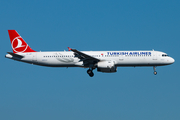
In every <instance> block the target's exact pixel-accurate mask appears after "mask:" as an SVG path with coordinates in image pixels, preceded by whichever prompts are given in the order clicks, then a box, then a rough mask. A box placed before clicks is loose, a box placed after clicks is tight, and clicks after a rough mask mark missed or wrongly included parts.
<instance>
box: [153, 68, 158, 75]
mask: <svg viewBox="0 0 180 120" xmlns="http://www.w3.org/2000/svg"><path fill="white" fill-rule="evenodd" d="M153 69H154V75H157V72H156V66H153Z"/></svg>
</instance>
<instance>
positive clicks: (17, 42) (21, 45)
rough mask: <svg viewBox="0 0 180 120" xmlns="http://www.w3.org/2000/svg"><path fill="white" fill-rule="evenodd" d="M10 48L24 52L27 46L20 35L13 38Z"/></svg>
mask: <svg viewBox="0 0 180 120" xmlns="http://www.w3.org/2000/svg"><path fill="white" fill-rule="evenodd" d="M12 48H13V50H14V51H15V52H24V51H25V50H26V49H27V48H28V45H27V44H26V43H25V42H24V40H23V39H22V37H20V36H19V37H16V38H14V39H13V41H12Z"/></svg>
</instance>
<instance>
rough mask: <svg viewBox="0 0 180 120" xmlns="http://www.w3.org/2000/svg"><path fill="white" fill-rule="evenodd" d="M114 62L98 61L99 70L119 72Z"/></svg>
mask: <svg viewBox="0 0 180 120" xmlns="http://www.w3.org/2000/svg"><path fill="white" fill-rule="evenodd" d="M114 63H115V62H114V61H100V62H98V63H97V71H99V72H106V73H112V72H117V67H116V66H115V64H114Z"/></svg>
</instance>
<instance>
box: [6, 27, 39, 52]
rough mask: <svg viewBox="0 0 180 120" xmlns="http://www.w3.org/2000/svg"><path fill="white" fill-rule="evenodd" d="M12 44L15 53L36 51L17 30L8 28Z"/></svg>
mask: <svg viewBox="0 0 180 120" xmlns="http://www.w3.org/2000/svg"><path fill="white" fill-rule="evenodd" d="M8 33H9V38H10V41H11V46H12V49H13V52H14V53H18V52H22V53H25V52H36V51H34V50H33V49H31V48H30V47H29V45H28V44H27V43H26V42H25V41H24V40H23V38H22V37H21V36H20V35H19V34H18V33H17V32H16V30H8Z"/></svg>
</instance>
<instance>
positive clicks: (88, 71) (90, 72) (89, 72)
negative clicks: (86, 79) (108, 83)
mask: <svg viewBox="0 0 180 120" xmlns="http://www.w3.org/2000/svg"><path fill="white" fill-rule="evenodd" d="M87 73H88V74H89V76H90V77H93V76H94V73H93V70H91V69H88V70H87Z"/></svg>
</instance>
